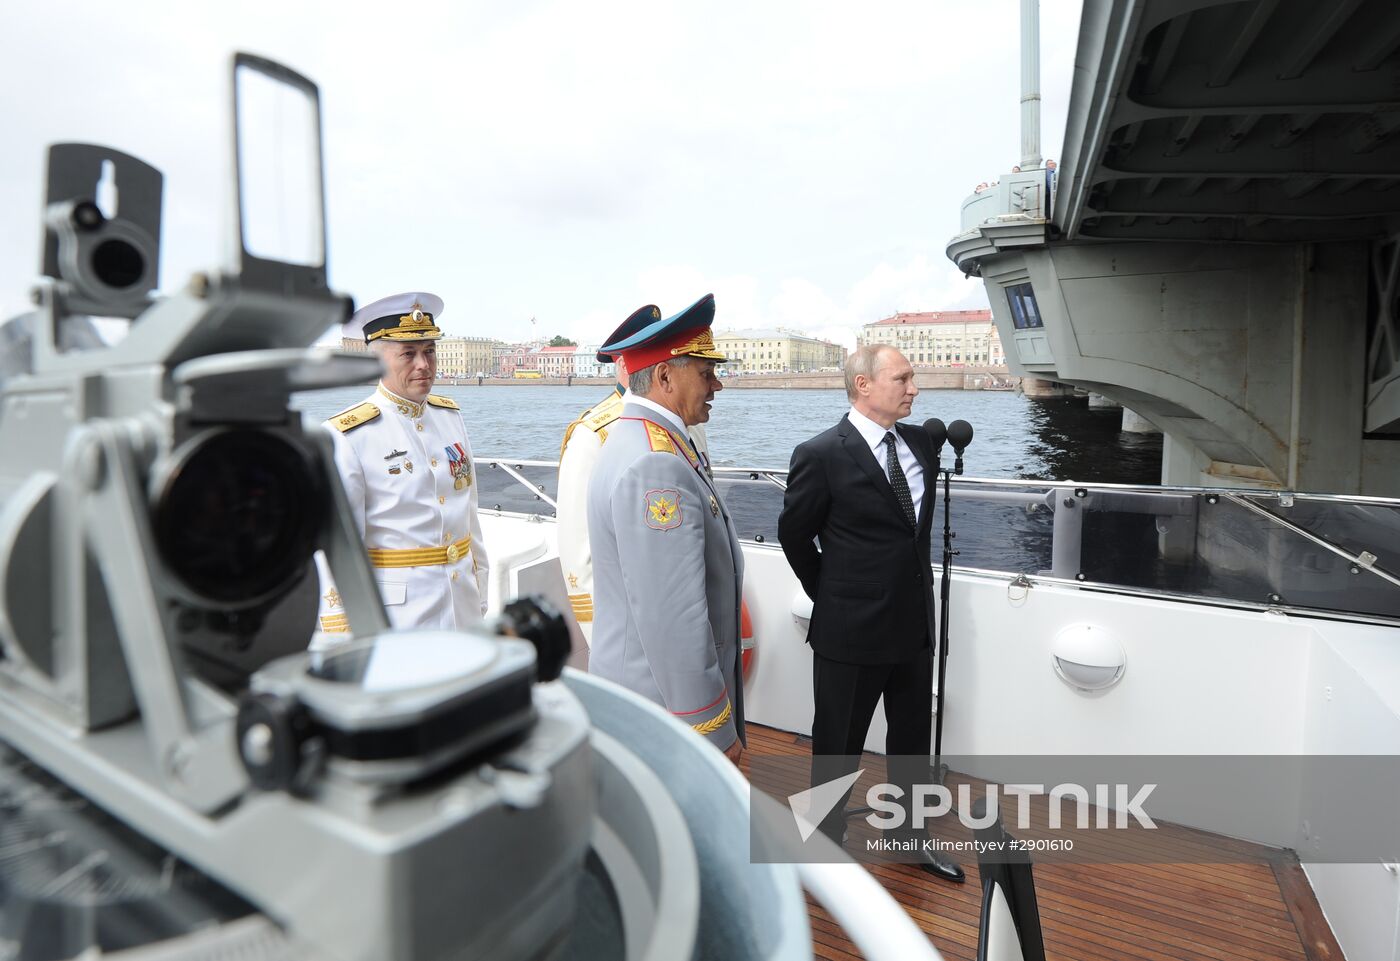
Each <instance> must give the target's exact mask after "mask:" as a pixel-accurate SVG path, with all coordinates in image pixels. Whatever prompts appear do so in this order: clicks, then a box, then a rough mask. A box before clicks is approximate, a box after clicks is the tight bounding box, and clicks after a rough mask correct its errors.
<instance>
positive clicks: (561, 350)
mask: <svg viewBox="0 0 1400 961" xmlns="http://www.w3.org/2000/svg"><path fill="white" fill-rule="evenodd" d="M539 352H540V353H541V354H550V355H554V354H575V353H578V345H577V344H569V345H568V346H564V347H541V348H540V351H539Z"/></svg>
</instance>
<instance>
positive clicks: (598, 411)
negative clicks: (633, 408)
mask: <svg viewBox="0 0 1400 961" xmlns="http://www.w3.org/2000/svg"><path fill="white" fill-rule="evenodd" d="M621 416H622V397H621V396H619V395H618V394H612V395H611V396H609V397H608V398H607V399H606V400H604V401H603V402H602V403H600V404H598V405H597V406H596V407H594V408H592V409H591V410H588V411H585V412H584V414H583V418H582V419H583V422H584V424H586V425H587V426H588V429H589V430H591V431H593V432H594V433H595V434H596V433H597V432H598V431H600V430H602V429H603V428H604V427H607V426H608V425H609V424H611V423H612V422H613V421H615V420H617V419H618V418H619V417H621Z"/></svg>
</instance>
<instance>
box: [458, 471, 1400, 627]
mask: <svg viewBox="0 0 1400 961" xmlns="http://www.w3.org/2000/svg"><path fill="white" fill-rule="evenodd" d="M479 463H480V465H482V466H484V467H486V468H487V469H486V470H478V476H479V477H483V478H484V481H483V489H482V493H481V495H480V503H481V505H482V506H483V507H484V508H487V509H492V508H494V509H497V510H501V511H503V512H509V513H523V514H537V515H539V514H543V515H544V516H550V515H552V513H553V510H552V508H553V506H554V500H553V498H552V496H551V495H552V492H553V490H554V484H555V478H556V470H557V465H556V464H554V463H553V462H551V461H529V460H515V459H502V458H479ZM714 473H715V480H716V482H717V485H718V486H719V487H720V489H721V490H722V492H723V494H724V497H725V502H726V504H727V505H728V507H729V510H730V513H731V515H732V516H733V517H734V519H735V523H736V525H737V527H738V528H739V534H740V537H741V539H743V540H746V541H749V542H752V543H756V544H772V543H775V542H776V535H777V519H778V513H779V510H780V509H781V506H782V498H783V494H784V492H785V490H786V487H787V471H786V470H783V469H779V468H737V467H717V468H715V470H714ZM493 479H494V482H493ZM940 486H941V482H940ZM951 486H952V498H951V501H950V507H951V512H952V519H953V529H954V530H955V531H957V541H956V545H955V546H956V547H957V549H958V551H959V552H960V553H959V556H958V558H957V564H956V569H957V570H959V571H960V572H966V573H970V574H978V575H984V576H1005V577H1016V576H1017V575H1024V576H1025V577H1027V578H1030V579H1031V580H1032V581H1034V582H1040V583H1064V584H1073V585H1077V586H1080V587H1083V588H1094V589H1100V590H1108V591H1116V592H1125V593H1133V594H1147V595H1152V596H1157V597H1164V598H1171V599H1186V600H1193V601H1196V602H1205V603H1213V604H1224V605H1229V606H1235V607H1240V608H1245V609H1274V610H1287V611H1298V612H1305V613H1316V612H1328V613H1329V614H1332V613H1335V614H1341V615H1359V616H1362V617H1364V618H1368V619H1370V618H1378V619H1383V620H1385V621H1387V622H1390V621H1392V620H1400V590H1398V589H1397V588H1400V500H1397V499H1392V498H1380V497H1359V496H1357V497H1353V496H1346V495H1336V494H1305V493H1294V492H1282V491H1279V492H1275V491H1254V490H1242V489H1235V488H1190V487H1155V486H1137V485H1129V484H1084V483H1077V482H1073V481H1026V480H1003V479H992V478H973V477H957V478H954V479H953V481H952V485H951ZM510 488H513V491H512V490H510ZM938 510H939V515H938V517H937V518H936V519H935V525H934V526H935V529H934V544H933V549H934V550H933V553H934V558H933V559H937V558H938V557H939V556H941V543H940V540H939V530H941V524H942V506H941V504H940V506H939V508H938Z"/></svg>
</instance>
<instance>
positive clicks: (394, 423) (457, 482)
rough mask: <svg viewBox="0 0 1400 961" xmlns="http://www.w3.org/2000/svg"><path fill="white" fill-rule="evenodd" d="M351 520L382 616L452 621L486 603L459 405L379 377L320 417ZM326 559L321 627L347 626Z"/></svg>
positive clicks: (425, 624) (471, 616)
mask: <svg viewBox="0 0 1400 961" xmlns="http://www.w3.org/2000/svg"><path fill="white" fill-rule="evenodd" d="M326 425H327V427H329V428H330V429H331V434H332V436H333V437H334V438H335V461H336V467H337V468H338V469H339V473H340V479H341V482H342V483H343V484H344V486H345V494H346V499H347V500H348V501H349V502H350V511H351V513H352V514H353V516H354V520H355V526H356V528H357V529H358V530H359V532H360V535H361V537H362V538H363V539H364V542H365V547H366V548H367V549H368V550H369V555H370V562H371V563H372V564H373V565H374V568H375V572H374V573H375V579H376V580H377V581H378V582H379V593H380V596H381V597H382V598H383V600H384V610H385V611H386V612H387V613H388V615H389V623H390V624H391V625H393V626H394V627H395V628H425V629H426V628H431V629H444V630H454V629H457V628H462V627H466V626H468V625H470V624H474V623H476V622H477V621H479V620H481V616H482V615H483V614H484V613H485V612H486V585H487V559H486V549H485V546H484V545H483V544H482V543H481V521H480V519H479V518H478V517H477V503H476V501H477V498H476V464H475V463H474V461H473V460H472V453H471V444H470V442H469V441H468V440H467V429H466V425H465V424H464V423H463V422H462V415H461V412H460V411H459V410H458V409H457V405H456V404H455V403H454V402H453V401H451V400H449V399H448V398H446V397H437V396H434V395H429V397H428V398H427V400H426V401H424V402H423V403H421V404H415V403H413V402H411V401H408V400H404V399H403V398H401V397H397V396H396V395H394V394H391V393H390V392H389V391H387V390H385V389H384V387H383V385H380V387H379V388H378V389H376V390H375V392H374V393H373V394H371V395H370V396H369V398H368V399H366V400H365V402H364V403H362V404H359V405H357V406H355V407H352V408H350V409H348V410H345V411H341V412H340V413H339V414H336V415H335V416H334V417H332V418H330V419H329V420H328V421H326ZM342 600H343V599H342V598H341V597H340V594H339V592H338V591H337V590H336V589H335V586H334V585H333V584H330V583H328V582H327V580H326V577H325V571H324V568H323V576H322V596H321V612H320V613H321V619H320V628H321V630H322V631H324V632H326V633H327V634H334V633H338V632H344V631H345V630H346V622H345V613H344V610H343V608H342Z"/></svg>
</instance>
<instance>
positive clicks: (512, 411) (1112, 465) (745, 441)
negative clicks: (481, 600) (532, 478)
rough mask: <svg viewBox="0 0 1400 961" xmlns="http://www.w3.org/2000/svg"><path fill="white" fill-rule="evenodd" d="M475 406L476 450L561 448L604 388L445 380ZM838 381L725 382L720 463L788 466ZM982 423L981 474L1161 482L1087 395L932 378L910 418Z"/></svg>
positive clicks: (307, 401) (1149, 455) (327, 395)
mask: <svg viewBox="0 0 1400 961" xmlns="http://www.w3.org/2000/svg"><path fill="white" fill-rule="evenodd" d="M367 393H368V391H367V389H366V388H364V387H351V388H337V389H335V390H323V391H308V392H306V393H303V394H299V395H298V396H297V399H296V404H297V406H298V407H300V408H301V409H302V410H304V411H306V412H307V413H309V414H312V415H313V416H315V417H317V418H325V417H329V416H330V415H332V414H334V413H336V412H337V411H340V410H343V409H344V408H346V407H349V406H351V405H352V404H355V403H358V402H359V401H361V400H363V399H364V397H365V396H366V394H367ZM437 393H440V394H445V395H446V396H448V397H451V398H452V399H453V400H455V401H456V402H457V403H458V404H459V405H461V408H462V414H463V416H464V417H465V418H466V422H467V431H468V433H469V434H470V436H471V443H472V449H473V451H474V452H475V453H476V455H477V456H478V457H488V456H493V455H494V456H501V457H513V458H520V459H522V460H557V459H558V458H559V442H560V440H561V438H562V436H563V433H564V428H565V426H566V425H568V423H569V422H570V421H571V420H573V419H574V418H575V417H577V416H578V414H579V413H580V412H581V411H583V410H584V409H585V408H587V407H590V406H592V405H593V404H594V403H596V402H597V401H598V400H599V399H601V398H602V397H603V396H605V395H606V393H607V391H606V389H605V388H601V387H597V386H592V387H585V386H578V387H564V386H545V385H514V384H512V385H509V386H502V387H440V388H438V389H437ZM848 406H849V405H848V403H847V401H846V395H845V393H844V392H843V391H840V390H750V389H743V390H726V391H721V392H720V393H719V395H718V396H717V397H716V398H715V402H714V407H713V409H712V410H711V412H710V422H709V424H708V425H707V429H708V431H709V441H710V454H711V457H712V458H713V459H714V462H715V463H716V464H718V465H722V466H733V467H768V468H786V467H787V464H788V459H789V457H790V456H791V454H792V449H793V447H795V446H796V445H797V444H798V443H800V442H801V441H803V440H806V439H807V438H808V437H811V436H813V435H815V434H817V433H820V432H821V431H823V430H825V429H826V428H827V427H830V426H831V425H832V424H835V423H836V421H837V420H839V419H840V417H841V415H842V414H843V413H845V411H846V410H847V408H848ZM930 417H940V418H942V419H943V421H944V422H945V423H947V422H951V421H953V420H956V419H958V418H961V419H963V420H966V421H967V422H968V423H970V424H972V426H973V429H974V430H975V431H976V435H975V436H974V438H973V442H972V445H971V446H970V447H969V448H968V450H967V454H966V458H965V463H966V471H967V473H968V474H969V475H971V476H975V477H998V478H1026V479H1034V480H1076V481H1084V482H1100V483H1119V484H1156V483H1158V482H1159V480H1160V478H1161V462H1162V438H1161V437H1160V436H1159V435H1150V434H1128V433H1123V432H1122V431H1120V429H1119V426H1120V422H1121V420H1122V416H1121V414H1120V412H1118V411H1116V410H1114V411H1098V410H1092V411H1091V410H1089V408H1088V406H1087V405H1086V404H1085V402H1084V401H1083V400H1078V401H1064V400H1055V401H1036V400H1029V399H1027V398H1026V397H1024V396H1022V395H1020V394H1017V393H1013V392H1011V391H986V390H924V391H920V393H919V396H918V398H916V399H915V401H914V412H913V415H912V416H911V417H910V418H909V419H910V420H912V421H914V422H916V423H921V422H923V421H924V420H926V419H927V418H930Z"/></svg>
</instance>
